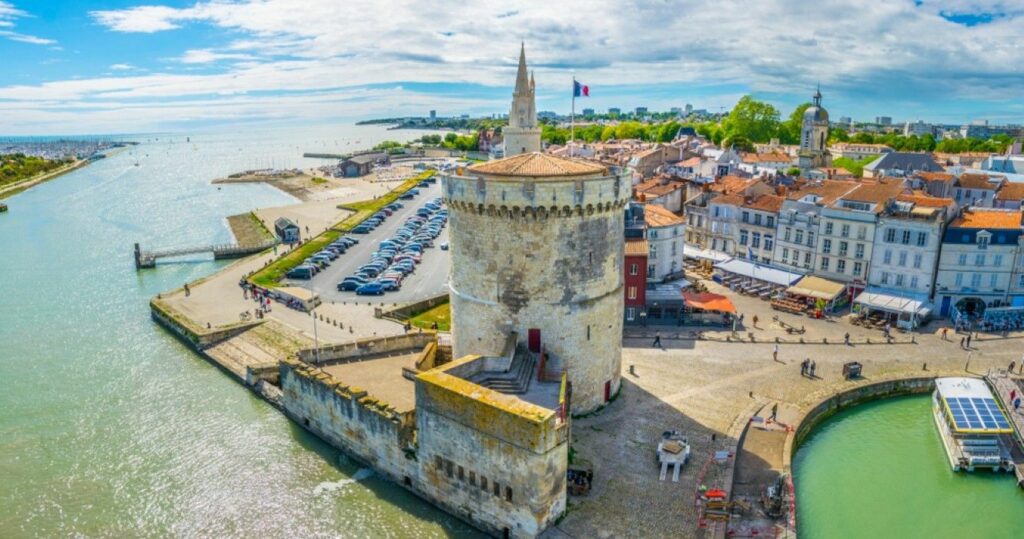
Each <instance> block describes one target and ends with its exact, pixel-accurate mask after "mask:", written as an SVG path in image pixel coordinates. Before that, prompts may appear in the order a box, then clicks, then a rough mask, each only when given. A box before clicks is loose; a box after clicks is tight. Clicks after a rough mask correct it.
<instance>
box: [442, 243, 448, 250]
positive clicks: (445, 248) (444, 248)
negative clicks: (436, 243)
mask: <svg viewBox="0 0 1024 539" xmlns="http://www.w3.org/2000/svg"><path fill="white" fill-rule="evenodd" d="M441 250H442V251H447V250H448V242H446V241H442V242H441Z"/></svg>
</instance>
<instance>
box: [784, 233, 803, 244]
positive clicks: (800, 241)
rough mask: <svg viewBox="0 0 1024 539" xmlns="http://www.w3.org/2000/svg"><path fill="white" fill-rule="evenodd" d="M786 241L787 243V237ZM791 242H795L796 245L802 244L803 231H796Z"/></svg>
mask: <svg viewBox="0 0 1024 539" xmlns="http://www.w3.org/2000/svg"><path fill="white" fill-rule="evenodd" d="M786 241H789V237H788V236H787V237H786ZM793 241H794V242H796V243H797V244H800V243H803V241H804V231H803V230H797V231H796V236H795V237H794V239H793Z"/></svg>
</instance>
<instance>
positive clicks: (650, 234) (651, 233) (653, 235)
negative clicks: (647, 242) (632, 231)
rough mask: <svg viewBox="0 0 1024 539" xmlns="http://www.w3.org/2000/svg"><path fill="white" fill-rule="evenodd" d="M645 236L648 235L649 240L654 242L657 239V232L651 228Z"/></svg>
mask: <svg viewBox="0 0 1024 539" xmlns="http://www.w3.org/2000/svg"><path fill="white" fill-rule="evenodd" d="M647 235H648V237H650V238H651V239H652V240H656V239H658V231H657V230H654V229H653V228H652V229H651V230H649V231H648V234H647Z"/></svg>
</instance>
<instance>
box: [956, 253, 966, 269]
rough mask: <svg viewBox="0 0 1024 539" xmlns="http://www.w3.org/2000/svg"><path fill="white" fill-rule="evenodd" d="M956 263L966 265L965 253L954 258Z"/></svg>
mask: <svg viewBox="0 0 1024 539" xmlns="http://www.w3.org/2000/svg"><path fill="white" fill-rule="evenodd" d="M956 264H957V265H958V266H966V265H967V255H966V254H961V255H960V256H958V257H957V259H956Z"/></svg>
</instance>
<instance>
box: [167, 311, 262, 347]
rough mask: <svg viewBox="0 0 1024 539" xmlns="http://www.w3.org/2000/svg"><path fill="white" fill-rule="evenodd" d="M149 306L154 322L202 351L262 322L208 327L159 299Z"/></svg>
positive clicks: (255, 321)
mask: <svg viewBox="0 0 1024 539" xmlns="http://www.w3.org/2000/svg"><path fill="white" fill-rule="evenodd" d="M149 308H150V316H151V317H152V318H153V321H154V322H156V323H158V324H160V325H161V326H163V327H164V328H166V329H167V330H169V331H170V332H171V333H173V334H174V335H175V336H176V337H178V338H179V339H181V340H182V341H184V342H186V343H188V344H189V345H190V346H192V348H194V349H196V350H198V351H202V350H203V349H204V348H207V347H209V346H212V345H214V344H217V343H219V342H221V341H223V340H225V339H229V338H231V337H234V336H235V335H238V334H240V333H244V332H245V331H247V330H249V329H251V328H254V327H256V326H258V325H260V324H262V323H263V321H262V320H254V321H252V322H239V323H235V324H230V325H227V326H217V327H215V328H209V329H208V328H203V327H200V326H198V325H196V324H195V323H194V322H192V321H191V320H189V319H188V318H187V317H185V316H184V315H182V314H181V313H178V312H176V311H174V309H171V308H170V307H168V306H167V305H166V304H164V303H163V302H162V301H160V300H156V299H154V300H151V301H150V302H149Z"/></svg>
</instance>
